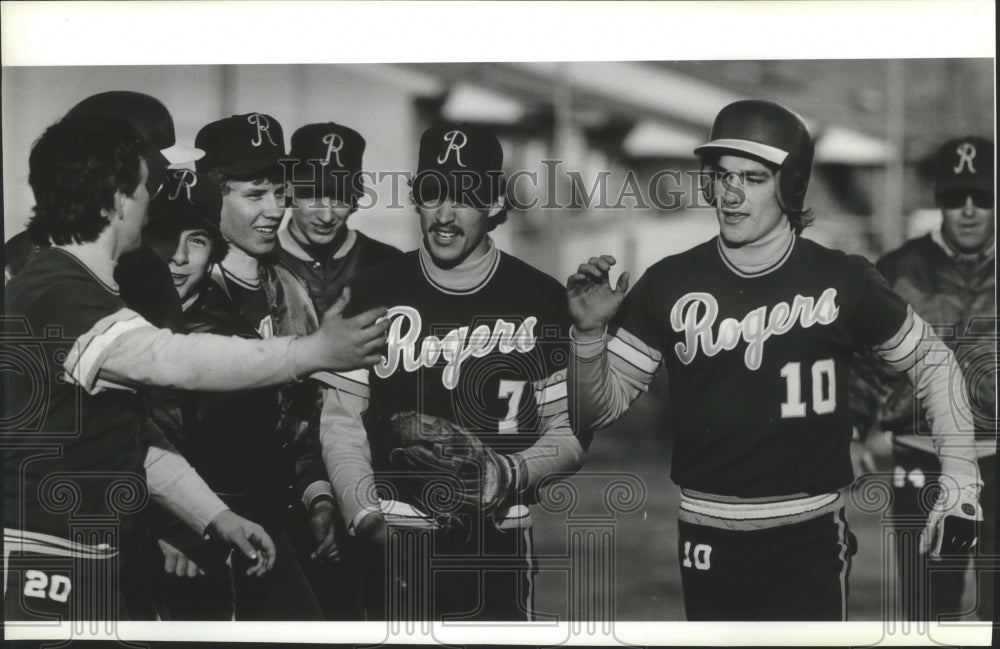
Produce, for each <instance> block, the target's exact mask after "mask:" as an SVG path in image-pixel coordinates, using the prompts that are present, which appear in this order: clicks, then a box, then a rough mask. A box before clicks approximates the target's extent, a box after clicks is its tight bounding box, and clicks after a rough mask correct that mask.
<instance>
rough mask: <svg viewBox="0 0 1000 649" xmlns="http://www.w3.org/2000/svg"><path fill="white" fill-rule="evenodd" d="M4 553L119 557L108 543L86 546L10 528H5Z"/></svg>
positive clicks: (99, 557) (91, 557)
mask: <svg viewBox="0 0 1000 649" xmlns="http://www.w3.org/2000/svg"><path fill="white" fill-rule="evenodd" d="M3 545H4V551H5V552H7V553H9V552H34V553H36V554H47V555H51V556H58V557H76V558H78V559H111V558H114V557H116V556H117V555H118V549H117V548H115V547H113V546H111V545H108V544H107V543H98V544H97V545H86V544H84V543H77V542H75V541H70V540H68V539H64V538H61V537H58V536H52V535H51V534H42V533H40V532H28V531H26V530H18V529H13V528H9V527H5V528H3Z"/></svg>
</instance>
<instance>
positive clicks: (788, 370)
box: [781, 358, 837, 419]
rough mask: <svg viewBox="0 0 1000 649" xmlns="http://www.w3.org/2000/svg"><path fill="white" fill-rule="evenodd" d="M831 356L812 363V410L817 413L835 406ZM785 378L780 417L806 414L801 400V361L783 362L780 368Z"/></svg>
mask: <svg viewBox="0 0 1000 649" xmlns="http://www.w3.org/2000/svg"><path fill="white" fill-rule="evenodd" d="M834 367H835V366H834V364H833V359H832V358H824V359H823V360H819V361H816V362H815V363H813V364H812V367H811V369H810V373H811V375H812V376H811V378H812V410H813V412H814V413H816V414H817V415H826V414H829V413H831V412H833V411H834V410H836V408H837V376H836V373H835V372H834ZM781 377H782V378H783V379H785V401H784V403H782V404H781V418H782V419H790V418H792V417H805V416H806V402H805V401H803V400H802V363H797V362H792V363H785V365H784V366H783V367H782V368H781Z"/></svg>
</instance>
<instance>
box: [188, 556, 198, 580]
mask: <svg viewBox="0 0 1000 649" xmlns="http://www.w3.org/2000/svg"><path fill="white" fill-rule="evenodd" d="M199 572H200V571H199V570H198V564H197V563H195V562H194V561H191V560H190V559H188V560H187V576H188V577H195V576H197V575H198V573H199Z"/></svg>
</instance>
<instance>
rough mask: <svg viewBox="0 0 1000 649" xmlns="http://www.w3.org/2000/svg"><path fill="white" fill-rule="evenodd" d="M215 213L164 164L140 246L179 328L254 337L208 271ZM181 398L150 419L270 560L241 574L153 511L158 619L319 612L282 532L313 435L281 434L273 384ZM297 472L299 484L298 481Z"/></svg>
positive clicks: (202, 186) (205, 192) (212, 202)
mask: <svg viewBox="0 0 1000 649" xmlns="http://www.w3.org/2000/svg"><path fill="white" fill-rule="evenodd" d="M221 209H222V192H221V190H220V188H219V186H218V185H217V184H216V183H215V182H214V181H212V180H211V179H210V178H208V177H207V176H205V175H202V174H196V173H195V172H193V171H189V170H186V169H183V170H176V171H172V172H170V174H169V177H168V181H167V183H166V184H165V186H164V188H163V191H162V192H160V194H159V195H158V196H157V197H156V198H155V199H153V201H152V204H151V206H150V220H149V224H148V225H147V226H146V228H145V229H144V230H143V241H144V243H145V244H146V245H147V246H149V247H150V248H151V249H153V250H155V251H156V252H157V254H159V255H160V256H161V257H162V258H163V260H164V261H165V262H166V263H168V264H169V269H170V273H171V277H172V279H173V282H174V285H175V286H176V290H177V293H178V295H179V297H180V299H181V300H182V301H183V307H184V311H183V313H184V320H185V325H186V326H185V328H184V331H186V332H189V333H192V332H204V333H214V334H220V335H224V336H240V337H242V338H257V337H258V335H257V332H256V331H255V330H253V329H252V328H251V327H250V326H249V325H248V324H247V323H246V321H245V320H244V319H243V317H242V316H241V315H240V313H239V311H237V309H236V307H235V306H234V305H233V303H232V302H231V301H229V299H228V298H227V297H226V296H225V294H224V293H223V291H222V289H221V288H220V287H219V286H218V285H217V284H215V283H214V282H212V281H211V280H210V278H209V272H210V267H211V265H212V264H214V263H218V262H220V261H221V260H222V259H223V258H224V257H225V255H226V251H227V249H228V244H226V241H225V239H224V238H223V237H222V233H221V232H220V230H219V215H220V212H221ZM178 396H179V399H180V402H179V404H178V407H177V408H175V409H174V410H173V411H169V410H168V411H167V412H161V411H154V419H156V420H157V421H158V422H161V428H162V429H163V430H164V433H165V434H166V435H167V438H168V439H170V441H171V442H173V443H174V444H175V445H176V446H177V448H178V449H179V450H180V451H181V453H183V454H184V456H185V457H186V458H187V459H188V461H190V462H191V464H192V465H193V466H194V467H195V469H196V470H197V471H198V473H199V474H200V475H201V476H202V477H203V478H204V479H205V481H206V482H207V483H208V485H209V486H210V487H212V489H214V490H215V492H216V493H217V494H218V495H219V497H220V498H221V499H222V500H223V501H224V502H226V503H227V504H228V505H229V506H230V507H232V508H233V510H234V511H236V512H238V513H240V515H242V516H245V517H247V518H248V519H250V520H253V521H255V522H258V523H260V524H262V525H263V527H264V529H265V531H267V533H268V534H269V535H270V536H271V538H272V539H273V540H274V543H275V547H276V550H277V560H276V562H275V567H274V569H273V570H272V571H271V572H269V573H268V574H267V575H266V577H264V578H263V579H249V578H247V577H245V576H244V574H243V570H241V569H240V566H239V564H240V557H239V556H234V557H233V558H232V560H231V561H227V558H228V557H227V555H228V554H229V553H228V552H226V551H225V549H221V551H220V548H218V547H217V544H212V543H210V542H205V541H203V540H202V539H200V538H198V537H197V536H195V535H192V534H190V533H189V532H188V531H187V529H185V528H183V527H182V526H180V525H178V524H177V522H176V521H171V520H169V519H166V520H163V518H164V517H161V520H160V521H158V524H157V525H155V532H156V533H157V536H158V537H159V539H158V545H159V546H160V548H161V549H162V550H163V552H164V570H156V571H154V576H155V580H156V584H157V586H158V587H159V590H160V591H161V592H162V596H163V606H164V608H165V609H166V614H167V615H168V616H169V618H170V619H172V620H229V619H232V618H234V617H235V619H237V620H321V619H323V618H322V615H321V613H320V608H319V604H318V603H317V602H316V599H315V598H314V596H313V593H312V589H311V588H310V586H309V582H308V580H307V578H306V576H305V573H304V572H303V570H302V567H301V565H300V563H299V560H298V558H297V557H296V555H295V552H294V550H293V549H292V544H291V541H290V535H289V533H288V531H287V529H289V528H291V529H294V526H295V523H296V522H298V519H297V518H296V517H295V516H290V515H289V512H290V511H291V512H294V513H296V514H297V513H299V512H298V510H299V509H300V507H301V505H299V504H298V503H297V497H296V494H300V493H302V492H303V491H304V490H305V489H307V488H308V487H309V480H310V479H311V474H310V472H309V471H308V468H309V460H310V458H316V459H317V460H318V459H319V455H318V453H316V452H315V449H316V447H318V444H319V438H318V437H313V436H309V435H298V436H297V435H294V434H286V435H285V436H284V437H283V436H282V435H281V434H278V433H279V432H283V431H280V429H279V423H280V422H279V416H278V415H279V412H278V394H277V391H276V390H275V389H273V388H270V389H268V388H262V389H255V390H243V391H235V392H222V393H210V392H201V393H196V392H192V391H184V392H183V393H181V394H180V395H178ZM276 431H278V432H276ZM311 445H312V446H311ZM297 460H298V461H297ZM296 468H298V469H300V472H301V473H302V474H303V475H302V477H303V478H304V479H301V480H297V479H296V478H297V476H296ZM321 468H322V467H321ZM165 546H166V547H165ZM181 550H183V552H182V551H181ZM230 563H231V564H232V567H230V565H229V564H230Z"/></svg>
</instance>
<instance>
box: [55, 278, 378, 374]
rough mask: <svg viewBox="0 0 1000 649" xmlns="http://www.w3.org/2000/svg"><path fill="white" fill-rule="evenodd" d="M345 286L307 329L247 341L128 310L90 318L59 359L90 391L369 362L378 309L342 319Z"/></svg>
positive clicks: (373, 355) (374, 355)
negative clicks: (182, 328)
mask: <svg viewBox="0 0 1000 649" xmlns="http://www.w3.org/2000/svg"><path fill="white" fill-rule="evenodd" d="M348 299H349V292H348V289H344V295H343V296H342V297H341V298H340V299H339V300H338V301H337V302H336V303H335V304H334V305H333V306H331V307H330V309H329V310H328V311H327V313H326V314H325V315H324V318H323V323H322V325H320V328H319V330H318V331H316V332H315V333H312V334H310V335H308V336H302V337H284V338H274V339H271V340H247V339H244V338H238V337H227V336H217V335H213V334H175V333H171V332H170V331H167V330H165V329H157V328H155V327H153V326H151V325H150V324H149V323H148V322H147V321H146V320H144V319H143V318H142V317H141V316H139V315H138V314H137V313H135V312H134V311H131V310H130V309H120V310H119V311H117V312H115V313H113V314H111V315H109V316H107V317H105V318H103V319H101V320H100V321H98V322H97V323H96V324H95V325H94V326H93V327H92V328H91V329H90V330H89V331H87V332H86V333H85V334H83V335H82V336H80V337H79V338H78V339H77V340H76V343H75V344H74V346H73V348H72V350H71V352H70V354H69V355H68V356H67V359H66V361H65V363H64V367H65V369H66V371H67V375H68V376H69V377H70V380H72V381H73V382H74V383H77V384H78V385H80V386H81V387H82V388H83V389H85V390H87V391H88V392H90V393H96V392H99V391H101V390H102V389H105V388H109V387H111V388H114V387H125V386H136V385H152V386H161V387H171V388H179V389H186V390H244V389H252V388H257V387H264V386H271V385H281V384H284V383H291V382H294V381H297V380H299V379H302V378H304V377H306V376H308V375H310V374H313V373H314V372H318V371H321V370H329V369H333V370H342V369H353V368H357V367H370V366H371V365H374V364H375V363H376V362H377V361H378V360H379V354H378V351H379V350H380V349H381V348H382V346H383V345H384V344H385V332H386V329H387V327H388V323H386V322H379V321H378V319H379V318H381V317H382V316H383V315H385V309H384V308H374V309H370V310H368V311H365V312H364V313H361V314H359V315H356V316H354V317H351V318H344V317H343V310H344V308H345V306H346V305H347V301H348Z"/></svg>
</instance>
